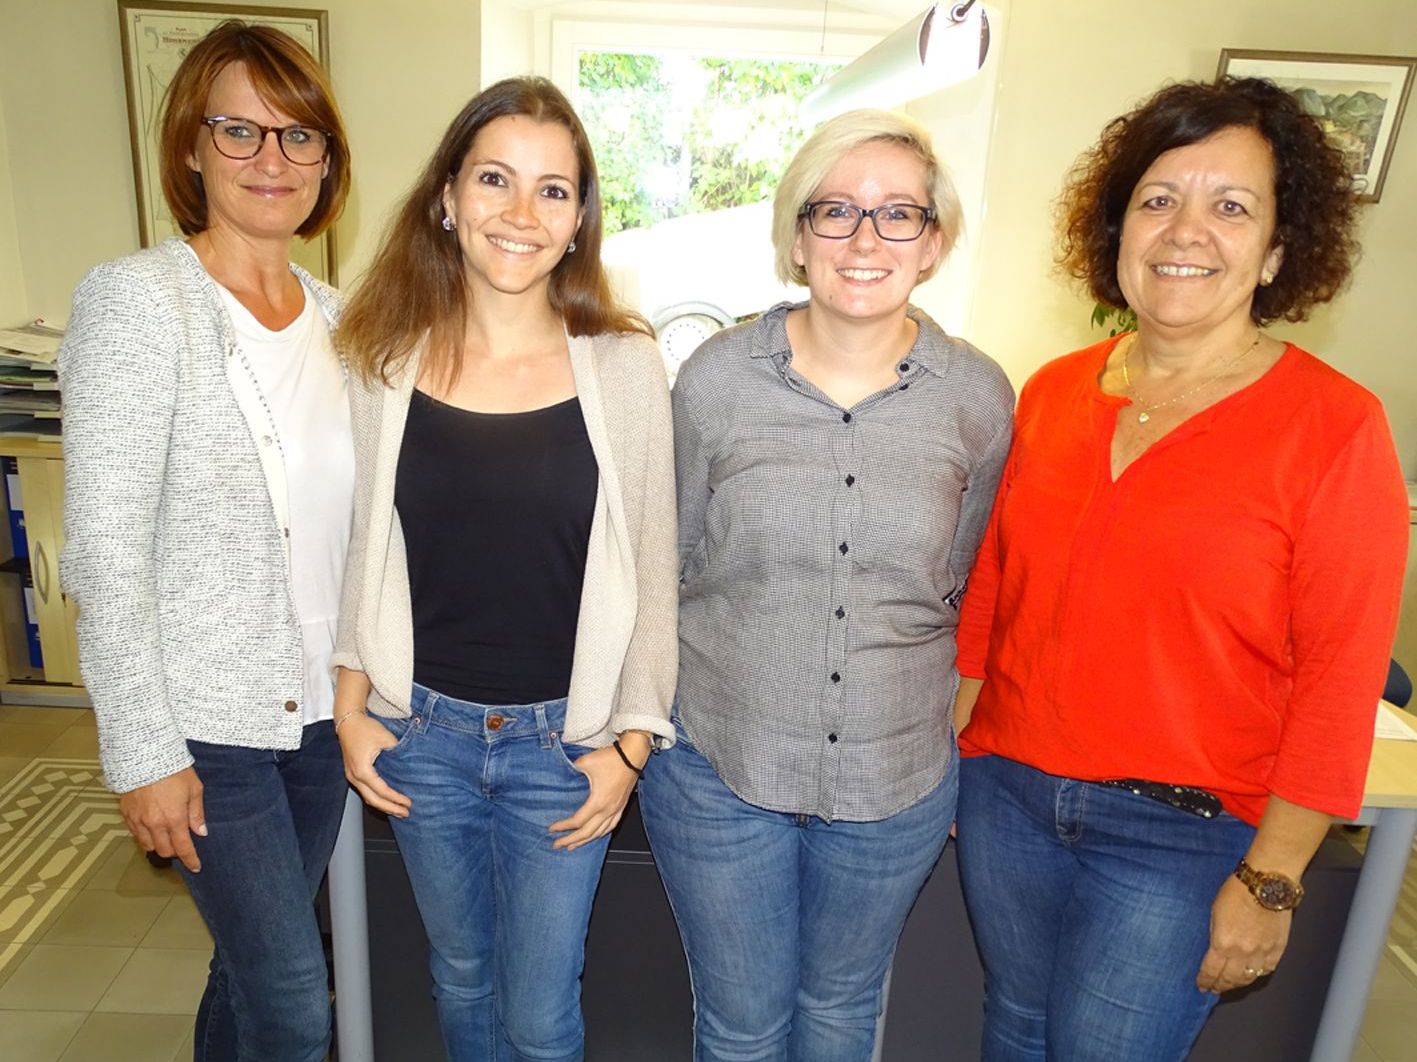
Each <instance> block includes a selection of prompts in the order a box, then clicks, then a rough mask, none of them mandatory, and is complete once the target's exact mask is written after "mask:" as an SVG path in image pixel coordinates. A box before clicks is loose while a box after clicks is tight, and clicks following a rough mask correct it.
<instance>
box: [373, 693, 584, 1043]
mask: <svg viewBox="0 0 1417 1062" xmlns="http://www.w3.org/2000/svg"><path fill="white" fill-rule="evenodd" d="M412 710H413V714H412V716H411V717H410V718H408V719H383V718H380V720H379V721H380V722H381V723H383V724H384V726H385V727H387V728H388V729H389V731H390V732H391V733H393V734H394V735H395V736H396V737H398V739H399V742H398V744H397V745H395V746H394V747H393V748H390V749H386V750H385V751H383V752H382V753H380V754H379V757H378V759H377V760H376V761H375V768H376V769H377V770H378V772H379V774H380V775H381V776H382V777H383V778H384V780H385V781H386V782H388V784H389V785H391V786H393V788H394V789H396V790H398V791H399V792H401V793H403V794H404V795H405V796H407V797H408V798H409V799H410V800H411V801H412V808H411V809H410V812H409V816H408V818H407V819H398V818H395V819H392V820H391V822H392V824H393V830H394V839H395V841H396V842H397V843H398V847H399V852H400V854H401V855H402V856H403V861H404V866H405V867H406V868H407V870H408V876H409V880H410V881H411V882H412V885H413V894H414V899H415V900H416V901H417V903H418V912H419V914H420V915H421V916H422V919H423V926H424V929H425V930H426V931H427V933H428V943H429V968H430V970H431V971H432V975H433V994H434V996H435V998H436V1000H437V1006H438V1022H439V1025H440V1027H441V1029H442V1034H443V1043H444V1046H445V1047H446V1049H447V1053H448V1058H449V1060H450V1062H486V1060H488V1059H498V1060H499V1062H503V1060H512V1062H520V1060H523V1059H536V1060H557V1062H560V1060H575V1059H580V1058H581V1057H582V1055H583V1053H584V1042H585V1026H584V1024H583V1022H582V1019H581V1008H580V975H581V969H582V967H583V966H584V964H585V940H586V931H587V927H588V925H589V923H590V909H591V902H592V900H594V898H595V889H596V886H597V884H598V883H599V881H600V872H601V868H602V867H603V865H604V863H605V853H606V851H607V849H608V848H609V846H610V838H609V836H606V837H602V838H599V839H598V840H595V841H592V842H591V843H589V844H586V845H582V846H581V847H580V848H577V849H576V850H575V851H573V852H568V851H565V850H553V849H552V847H551V845H552V843H553V842H554V841H555V840H556V837H555V836H554V835H553V834H551V833H549V832H548V831H547V827H548V826H550V825H551V823H553V822H557V821H559V820H561V819H565V818H568V817H569V816H571V815H572V814H574V813H575V811H576V809H577V808H579V807H580V806H581V804H583V803H584V802H585V799H586V797H587V796H589V794H590V783H589V781H588V780H587V778H586V776H585V775H584V774H582V773H581V772H580V771H579V770H577V769H576V767H575V766H574V765H573V761H574V760H575V759H576V758H577V757H579V756H581V755H583V754H584V753H586V752H588V751H590V750H589V749H588V748H586V747H584V746H581V745H568V744H566V743H564V742H563V741H562V740H561V730H562V728H563V727H564V726H565V720H566V700H565V698H561V699H560V700H555V701H546V702H543V703H539V704H523V705H492V704H477V703H475V702H472V701H460V700H456V699H454V698H451V697H446V696H444V695H443V694H440V693H437V692H435V691H433V690H430V689H427V688H426V687H423V686H418V685H415V686H414V692H413V700H412Z"/></svg>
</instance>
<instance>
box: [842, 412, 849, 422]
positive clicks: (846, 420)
mask: <svg viewBox="0 0 1417 1062" xmlns="http://www.w3.org/2000/svg"><path fill="white" fill-rule="evenodd" d="M841 422H842V423H843V424H850V423H851V414H850V413H843V414H842V415H841Z"/></svg>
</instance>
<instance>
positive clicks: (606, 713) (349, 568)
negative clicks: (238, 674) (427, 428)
mask: <svg viewBox="0 0 1417 1062" xmlns="http://www.w3.org/2000/svg"><path fill="white" fill-rule="evenodd" d="M567 345H568V346H569V348H570V354H571V371H572V373H573V375H574V377H575V383H576V392H577V395H578V397H579V398H580V404H581V412H582V415H583V416H584V418H585V425H586V432H587V434H588V435H589V436H590V445H591V449H592V451H594V453H595V459H596V463H597V464H598V466H599V476H600V484H599V489H598V491H597V492H596V500H595V514H594V516H593V518H592V520H591V526H590V544H589V549H588V551H587V557H586V571H585V582H584V585H583V587H582V590H581V603H580V614H579V618H578V621H577V626H576V645H575V653H574V657H573V661H572V666H571V688H570V694H569V704H568V706H567V710H566V725H565V732H564V736H565V740H566V741H567V742H572V743H576V744H584V745H591V746H602V745H607V744H609V743H610V741H611V740H612V739H613V738H614V737H615V735H616V734H619V733H623V732H624V731H626V730H646V731H649V732H650V733H651V734H654V735H656V736H657V738H659V739H662V740H661V741H660V744H665V743H668V742H672V741H673V738H674V729H673V727H672V726H671V725H670V723H669V709H670V704H671V702H672V700H673V697H674V684H675V677H676V673H677V670H678V655H679V640H678V607H679V597H678V555H677V545H676V538H677V531H676V516H675V497H674V442H673V434H672V431H671V428H670V414H669V391H668V387H667V384H666V381H665V375H664V364H663V361H662V360H661V359H660V355H659V349H658V347H656V345H655V343H654V341H653V340H651V339H649V338H647V337H645V336H642V335H633V334H632V335H600V336H581V337H578V336H567ZM418 361H419V357H418V354H417V353H415V354H414V355H413V356H412V357H410V359H409V361H408V363H407V364H406V365H405V366H404V367H403V369H402V370H401V371H400V373H399V374H398V376H397V378H396V379H395V380H394V381H393V384H392V386H388V387H385V386H383V385H381V384H377V383H375V384H369V383H359V382H356V381H355V380H351V382H350V391H351V406H352V409H353V427H354V447H355V461H356V468H357V473H356V475H357V478H356V483H355V497H354V505H355V509H354V537H353V540H352V541H351V542H350V547H349V560H348V563H347V564H346V567H345V579H344V594H343V598H342V603H341V607H340V621H339V633H338V638H337V640H336V644H335V652H334V656H333V658H332V661H331V663H332V666H334V667H345V668H350V669H352V670H356V671H363V672H364V673H365V674H367V675H368V676H369V680H370V683H371V685H372V687H373V688H372V691H371V692H370V695H369V702H368V707H369V710H370V711H371V712H373V713H374V714H376V715H383V716H408V715H409V714H410V709H409V700H410V697H411V695H412V692H413V614H412V607H411V603H410V592H409V581H408V562H407V557H406V554H405V552H404V538H403V530H402V528H401V527H400V525H399V518H398V513H397V512H396V511H395V509H394V480H395V475H396V473H397V469H398V459H399V449H400V447H401V445H402V443H403V432H404V423H405V421H406V420H407V417H408V405H409V399H410V396H411V395H412V393H413V384H414V381H415V380H416V379H417V376H418ZM469 607H476V603H475V602H472V601H470V602H469Z"/></svg>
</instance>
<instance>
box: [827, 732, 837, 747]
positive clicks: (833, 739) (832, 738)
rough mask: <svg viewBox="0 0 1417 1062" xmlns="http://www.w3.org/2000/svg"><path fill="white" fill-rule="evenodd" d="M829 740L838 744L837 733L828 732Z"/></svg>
mask: <svg viewBox="0 0 1417 1062" xmlns="http://www.w3.org/2000/svg"><path fill="white" fill-rule="evenodd" d="M827 741H829V742H831V743H832V744H833V745H835V744H836V735H835V734H828V735H827Z"/></svg>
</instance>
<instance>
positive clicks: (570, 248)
mask: <svg viewBox="0 0 1417 1062" xmlns="http://www.w3.org/2000/svg"><path fill="white" fill-rule="evenodd" d="M566 253H567V254H575V253H576V241H575V240H572V241H571V243H570V246H568V247H567V248H566Z"/></svg>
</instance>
